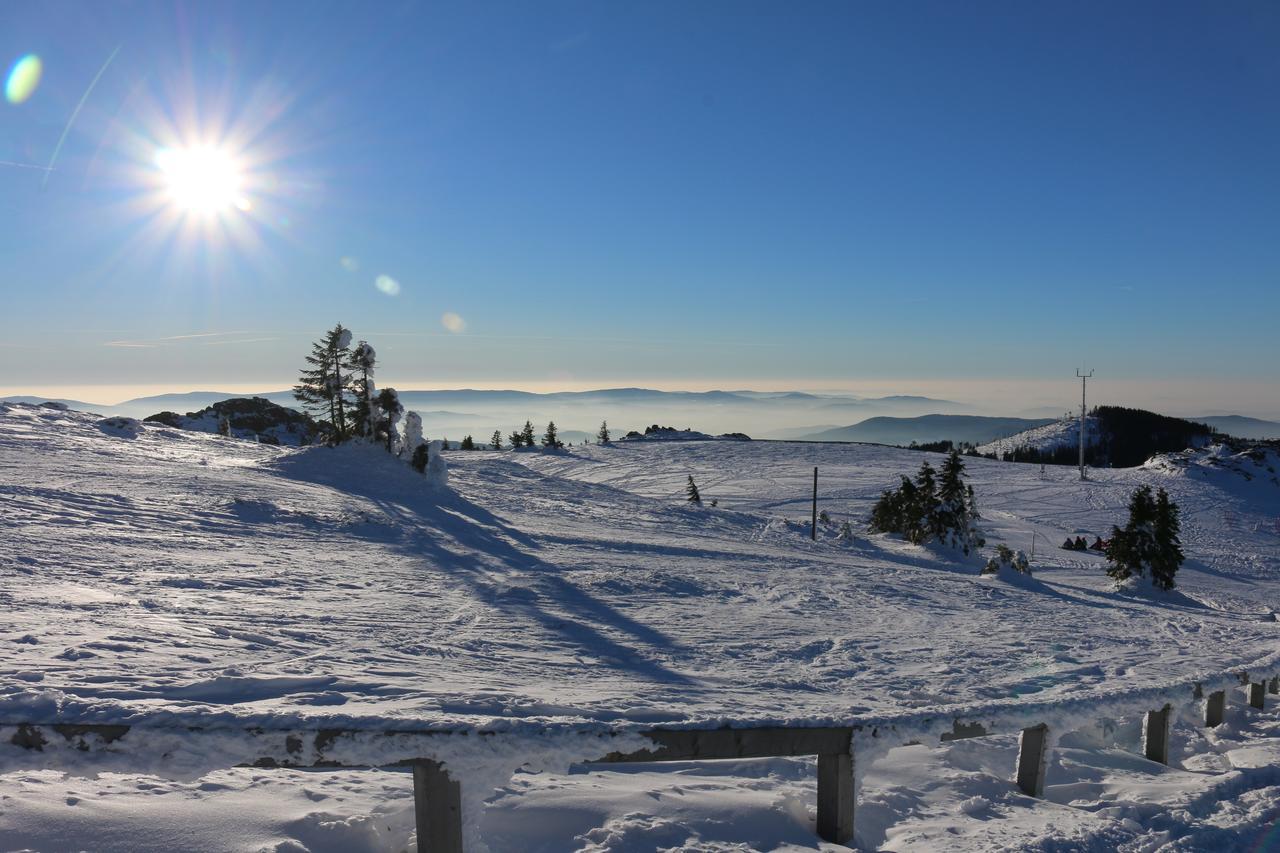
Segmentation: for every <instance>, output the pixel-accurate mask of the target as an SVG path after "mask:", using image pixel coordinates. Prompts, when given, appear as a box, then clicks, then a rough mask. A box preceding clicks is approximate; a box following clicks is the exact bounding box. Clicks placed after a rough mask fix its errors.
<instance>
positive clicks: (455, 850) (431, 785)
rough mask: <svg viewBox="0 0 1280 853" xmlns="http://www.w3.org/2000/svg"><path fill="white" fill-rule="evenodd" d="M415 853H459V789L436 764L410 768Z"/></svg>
mask: <svg viewBox="0 0 1280 853" xmlns="http://www.w3.org/2000/svg"><path fill="white" fill-rule="evenodd" d="M413 816H414V818H415V819H416V821H417V824H418V853H462V785H461V784H459V783H458V781H457V780H455V779H451V778H450V777H449V774H448V773H447V772H446V771H445V769H444V765H442V764H440V763H439V762H438V761H426V760H424V761H417V762H415V763H414V765H413Z"/></svg>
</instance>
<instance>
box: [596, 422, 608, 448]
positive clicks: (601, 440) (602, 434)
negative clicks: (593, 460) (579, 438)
mask: <svg viewBox="0 0 1280 853" xmlns="http://www.w3.org/2000/svg"><path fill="white" fill-rule="evenodd" d="M596 443H597V444H608V443H609V422H608V421H601V422H600V431H599V432H597V433H596Z"/></svg>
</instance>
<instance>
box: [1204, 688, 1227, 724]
mask: <svg viewBox="0 0 1280 853" xmlns="http://www.w3.org/2000/svg"><path fill="white" fill-rule="evenodd" d="M1226 713H1227V691H1225V690H1215V691H1214V692H1213V693H1210V694H1209V701H1208V702H1206V703H1205V705H1204V724H1205V726H1207V727H1208V728H1213V727H1214V726H1220V725H1222V721H1223V719H1225V718H1226Z"/></svg>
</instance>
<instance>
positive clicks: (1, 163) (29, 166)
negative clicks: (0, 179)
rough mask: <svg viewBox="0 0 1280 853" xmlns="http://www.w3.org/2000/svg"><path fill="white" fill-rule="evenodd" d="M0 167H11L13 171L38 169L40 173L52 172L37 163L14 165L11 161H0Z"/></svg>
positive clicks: (49, 168) (47, 167)
mask: <svg viewBox="0 0 1280 853" xmlns="http://www.w3.org/2000/svg"><path fill="white" fill-rule="evenodd" d="M0 166H12V167H13V168H15V169H39V170H40V171H42V172H51V171H53V169H52V168H51V167H49V166H41V165H40V164H38V163H15V162H14V161H12V160H0Z"/></svg>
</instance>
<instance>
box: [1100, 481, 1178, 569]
mask: <svg viewBox="0 0 1280 853" xmlns="http://www.w3.org/2000/svg"><path fill="white" fill-rule="evenodd" d="M1174 521H1175V522H1176V518H1175V519H1174ZM1155 525H1156V502H1155V501H1154V500H1153V499H1152V497H1151V487H1150V486H1139V487H1138V488H1136V489H1134V490H1133V494H1132V495H1131V496H1130V497H1129V520H1128V521H1127V522H1126V523H1125V526H1124V529H1121V528H1119V527H1112V529H1111V541H1110V542H1108V543H1107V550H1106V554H1107V562H1108V566H1107V574H1108V575H1110V576H1111V577H1112V578H1113V579H1114V580H1115V581H1116V582H1117V583H1120V582H1123V581H1126V580H1128V579H1129V578H1131V577H1134V576H1137V577H1144V576H1145V575H1146V573H1147V570H1148V569H1149V568H1150V567H1151V565H1152V562H1153V560H1154V559H1156V558H1157V557H1156V554H1157V544H1156V535H1155ZM1175 571H1176V570H1175ZM1169 580H1170V581H1172V577H1170V578H1169Z"/></svg>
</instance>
